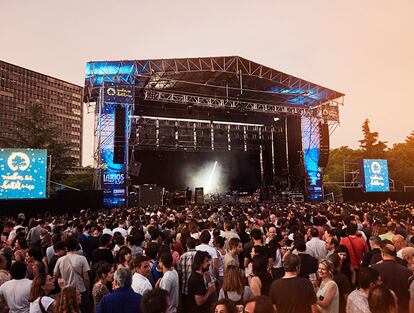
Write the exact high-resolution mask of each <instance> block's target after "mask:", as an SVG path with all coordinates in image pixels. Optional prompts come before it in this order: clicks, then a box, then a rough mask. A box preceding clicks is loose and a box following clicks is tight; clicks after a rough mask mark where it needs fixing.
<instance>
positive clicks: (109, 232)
mask: <svg viewBox="0 0 414 313" xmlns="http://www.w3.org/2000/svg"><path fill="white" fill-rule="evenodd" d="M104 234H108V235H111V236H113V235H114V233H113V232H112V230H110V229H109V228H104V229H103V230H102V235H104Z"/></svg>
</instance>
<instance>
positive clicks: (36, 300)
mask: <svg viewBox="0 0 414 313" xmlns="http://www.w3.org/2000/svg"><path fill="white" fill-rule="evenodd" d="M54 288H55V281H54V279H53V277H52V276H50V275H47V274H43V273H42V274H39V275H37V276H36V277H35V279H33V282H32V286H31V288H30V293H29V302H30V313H42V312H45V311H46V312H53V303H54V301H55V300H54V299H53V298H51V297H48V296H47V295H48V294H49V293H50V292H51V291H52V290H53V289H54ZM42 308H43V310H42Z"/></svg>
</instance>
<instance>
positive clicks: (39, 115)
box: [0, 104, 75, 181]
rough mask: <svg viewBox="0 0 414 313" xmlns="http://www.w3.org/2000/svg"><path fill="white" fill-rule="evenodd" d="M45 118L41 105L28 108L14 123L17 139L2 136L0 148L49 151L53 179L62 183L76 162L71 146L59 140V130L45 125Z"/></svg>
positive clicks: (0, 137) (0, 136) (0, 135)
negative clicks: (71, 154) (71, 153)
mask: <svg viewBox="0 0 414 313" xmlns="http://www.w3.org/2000/svg"><path fill="white" fill-rule="evenodd" d="M45 117H46V112H45V110H44V108H43V107H42V106H41V105H40V104H33V105H30V106H28V107H27V111H26V113H25V114H23V115H22V116H21V117H20V118H19V119H18V120H16V121H14V122H13V123H14V125H13V129H15V130H16V132H15V134H16V136H17V138H14V137H13V138H12V137H11V136H8V135H6V134H4V133H3V134H0V146H1V147H3V148H32V149H47V154H48V156H51V179H52V180H53V181H61V180H62V179H63V178H65V177H66V175H67V171H68V170H69V169H71V168H72V167H73V166H74V161H75V160H74V158H72V157H71V156H70V153H69V152H70V146H68V144H67V143H66V142H63V141H61V140H59V139H60V133H59V130H58V129H57V128H56V127H54V126H50V124H47V123H45V120H46V118H45Z"/></svg>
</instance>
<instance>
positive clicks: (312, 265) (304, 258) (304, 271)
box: [298, 253, 318, 279]
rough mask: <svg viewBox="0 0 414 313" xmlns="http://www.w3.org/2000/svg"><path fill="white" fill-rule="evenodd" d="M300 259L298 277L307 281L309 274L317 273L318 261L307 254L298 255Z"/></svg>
mask: <svg viewBox="0 0 414 313" xmlns="http://www.w3.org/2000/svg"><path fill="white" fill-rule="evenodd" d="M299 257H300V272H299V275H298V276H300V277H303V278H306V279H309V274H311V273H316V272H317V271H318V260H317V259H315V258H314V257H313V256H311V255H310V254H307V253H299Z"/></svg>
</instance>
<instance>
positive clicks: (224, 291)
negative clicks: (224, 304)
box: [218, 265, 253, 305]
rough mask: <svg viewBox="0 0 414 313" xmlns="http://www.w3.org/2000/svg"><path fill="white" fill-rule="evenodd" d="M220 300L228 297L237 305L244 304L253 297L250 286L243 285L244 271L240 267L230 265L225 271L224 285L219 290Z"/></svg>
mask: <svg viewBox="0 0 414 313" xmlns="http://www.w3.org/2000/svg"><path fill="white" fill-rule="evenodd" d="M218 298H219V300H221V299H228V300H230V301H231V302H233V303H234V304H235V305H244V303H245V302H247V301H249V300H250V299H251V298H253V294H252V292H251V290H250V287H249V286H244V287H243V281H242V272H241V270H240V268H239V267H237V266H235V265H229V266H228V267H227V270H226V271H225V272H224V282H223V286H222V288H221V289H220V292H219V297H218Z"/></svg>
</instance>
